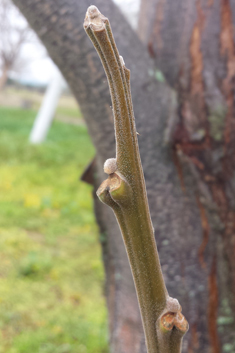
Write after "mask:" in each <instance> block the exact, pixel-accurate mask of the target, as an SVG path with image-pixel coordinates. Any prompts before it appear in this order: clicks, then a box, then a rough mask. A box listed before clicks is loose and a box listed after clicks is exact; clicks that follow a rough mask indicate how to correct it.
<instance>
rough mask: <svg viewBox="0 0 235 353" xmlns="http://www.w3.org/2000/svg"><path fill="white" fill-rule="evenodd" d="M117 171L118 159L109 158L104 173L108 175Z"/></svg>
mask: <svg viewBox="0 0 235 353" xmlns="http://www.w3.org/2000/svg"><path fill="white" fill-rule="evenodd" d="M116 170H117V160H116V158H109V159H107V160H106V161H105V163H104V172H105V173H106V174H113V173H115V172H116Z"/></svg>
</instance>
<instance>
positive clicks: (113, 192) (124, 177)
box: [84, 6, 175, 353]
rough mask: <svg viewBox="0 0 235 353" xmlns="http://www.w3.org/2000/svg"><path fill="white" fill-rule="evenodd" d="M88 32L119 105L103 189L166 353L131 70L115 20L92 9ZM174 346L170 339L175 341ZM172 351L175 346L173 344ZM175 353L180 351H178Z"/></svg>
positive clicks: (152, 331)
mask: <svg viewBox="0 0 235 353" xmlns="http://www.w3.org/2000/svg"><path fill="white" fill-rule="evenodd" d="M84 28H85V30H86V32H87V34H88V36H89V37H90V39H91V41H92V43H93V44H94V46H95V48H96V50H97V52H98V54H99V56H100V59H101V61H102V64H103V66H104V69H105V72H106V75H107V78H108V82H109V88H110V94H111V98H112V104H113V112H114V122H115V134H116V160H115V159H110V160H108V161H106V163H105V171H106V172H107V173H108V174H110V175H109V177H108V179H107V180H106V181H104V182H103V183H102V184H101V186H100V188H99V189H98V191H97V195H98V196H99V198H100V200H101V201H102V202H104V203H106V204H107V205H109V206H110V207H111V208H112V209H113V211H114V213H115V215H116V218H117V221H118V223H119V226H120V229H121V232H122V236H123V240H124V243H125V246H126V250H127V254H128V258H129V262H130V266H131V270H132V274H133V278H134V282H135V287H136V291H137V296H138V302H139V306H140V311H141V316H142V321H143V326H144V331H145V337H146V344H147V349H148V353H163V352H164V353H171V351H170V350H169V349H168V351H166V350H164V351H163V350H162V347H161V341H162V340H161V339H160V338H161V337H160V336H159V334H160V335H161V330H159V327H158V324H157V322H159V320H158V319H160V317H161V315H162V314H163V313H164V312H165V311H166V308H167V298H168V294H167V290H166V286H165V282H164V279H163V275H162V271H161V266H160V261H159V256H158V252H157V247H156V243H155V238H154V230H153V226H152V221H151V218H150V212H149V206H148V200H147V193H146V187H145V181H144V175H143V170H142V164H141V160H140V154H139V147H138V140H137V134H136V127H135V119H134V113H133V106H132V99H131V90H130V71H129V70H128V69H127V68H126V67H125V65H124V61H123V59H122V57H120V56H119V53H118V50H117V47H116V44H115V41H114V38H113V35H112V30H111V27H110V24H109V21H108V19H107V18H106V17H104V16H103V15H102V14H101V13H100V12H99V10H98V9H97V8H96V7H95V6H90V7H89V8H88V10H87V14H86V18H85V21H84ZM169 342H170V341H169ZM168 347H170V345H168ZM174 353H175V352H174Z"/></svg>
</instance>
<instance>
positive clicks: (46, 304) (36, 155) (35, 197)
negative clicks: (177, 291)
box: [0, 107, 108, 353]
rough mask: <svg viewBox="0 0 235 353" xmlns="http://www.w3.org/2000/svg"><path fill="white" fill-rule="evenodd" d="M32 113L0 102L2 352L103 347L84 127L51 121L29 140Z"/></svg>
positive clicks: (89, 152)
mask: <svg viewBox="0 0 235 353" xmlns="http://www.w3.org/2000/svg"><path fill="white" fill-rule="evenodd" d="M34 117H35V112H33V111H21V110H19V109H12V108H3V107H1V108H0V353H37V352H38V353H105V352H107V351H108V348H107V313H106V309H105V300H104V297H103V280H104V273H103V267H102V263H101V252H100V246H99V244H98V240H97V239H98V230H97V227H96V225H95V221H94V216H93V212H92V196H91V188H90V187H89V186H88V185H86V184H84V183H82V182H80V181H79V175H80V174H81V173H82V171H83V169H84V167H85V165H86V164H87V163H88V162H89V161H90V160H91V159H92V157H93V155H94V149H93V147H92V145H91V142H90V139H89V137H88V134H87V130H86V128H85V127H84V126H71V125H66V124H63V123H60V122H54V123H53V126H52V128H51V130H50V132H49V135H48V137H47V140H46V142H45V143H44V144H42V145H40V146H32V145H30V144H29V143H28V136H29V132H30V129H31V127H32V123H33V119H34Z"/></svg>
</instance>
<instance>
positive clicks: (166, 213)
mask: <svg viewBox="0 0 235 353" xmlns="http://www.w3.org/2000/svg"><path fill="white" fill-rule="evenodd" d="M182 1H183V0H182ZM14 2H15V4H16V5H18V6H19V8H20V9H21V11H22V12H23V14H24V15H25V16H26V18H27V19H28V21H29V23H30V25H31V26H32V27H33V29H34V30H35V31H36V32H37V34H38V35H39V37H40V38H41V40H42V42H43V43H44V44H45V46H46V48H47V50H48V52H49V54H50V56H51V58H52V59H53V60H54V62H55V63H56V64H57V65H58V67H59V68H60V70H61V71H62V73H63V75H64V77H65V78H66V80H67V82H68V83H69V85H70V87H71V89H72V91H73V93H74V95H75V97H76V98H77V100H78V102H79V105H80V107H81V110H82V113H83V115H84V118H85V120H86V123H87V126H88V130H89V133H90V134H91V137H92V140H93V143H94V145H95V147H96V150H97V156H96V160H95V161H94V162H93V163H92V165H91V166H90V168H89V172H90V178H89V173H88V172H87V173H86V175H85V177H84V178H85V179H90V180H91V181H92V182H93V183H94V184H95V187H97V186H98V185H99V184H100V182H101V181H102V180H104V178H105V177H104V173H103V163H104V161H105V160H106V159H107V158H110V157H114V156H115V146H114V131H113V118H112V110H111V108H110V102H111V101H110V97H109V92H108V86H107V82H106V79H105V78H104V77H105V76H104V72H103V68H102V67H101V64H100V62H99V59H98V56H97V54H96V53H95V51H94V49H93V47H92V45H91V43H90V42H89V39H88V38H87V36H86V34H85V32H84V30H83V27H82V24H83V19H84V16H85V12H86V9H87V7H88V6H89V5H90V2H89V1H85V0H83V1H81V0H80V1H75V0H66V1H65V0H56V1H54V0H40V1H38V0H14ZM93 4H94V5H96V6H97V7H98V8H99V9H100V11H101V12H102V13H103V14H104V15H105V16H107V17H109V19H110V22H111V25H112V28H113V32H114V36H115V39H116V42H117V46H118V48H119V51H120V54H121V55H123V57H124V60H125V63H126V66H127V67H128V68H130V70H131V77H132V79H131V86H132V94H133V103H134V110H135V117H136V126H137V131H138V132H139V133H140V136H139V144H140V153H141V159H142V163H143V168H144V173H145V178H146V186H147V192H148V198H149V204H150V210H151V215H152V219H153V225H154V228H155V235H156V240H157V245H158V249H159V252H160V259H161V264H162V267H163V272H164V277H165V280H166V285H167V288H168V291H169V294H170V295H171V296H173V297H176V298H178V299H179V301H180V303H181V305H182V307H183V312H184V314H185V316H186V318H187V320H188V321H189V324H190V331H189V333H188V334H187V335H186V337H185V339H184V346H183V352H188V353H189V352H208V353H215V352H216V353H217V352H220V351H222V350H220V345H222V344H223V345H224V344H227V347H229V346H228V344H232V342H231V341H232V339H231V332H232V324H231V323H228V322H229V320H231V319H230V317H231V316H232V314H231V313H229V312H228V311H229V309H230V301H229V293H230V294H231V293H232V292H231V288H229V284H228V283H227V278H228V272H229V267H228V263H229V262H228V261H227V259H226V257H225V256H224V254H225V253H224V252H223V249H224V247H223V241H222V240H221V238H220V237H219V232H221V231H220V230H219V226H220V220H219V218H218V212H217V208H218V207H217V206H216V202H215V201H214V200H213V198H212V197H211V196H210V195H211V194H210V192H209V191H208V188H206V186H207V185H206V184H205V183H203V182H201V179H200V174H199V172H198V171H197V169H196V167H194V163H192V161H191V159H190V156H188V155H187V154H184V153H183V152H182V153H181V150H180V151H178V150H177V149H176V146H177V144H176V143H171V141H173V142H174V141H176V137H177V134H176V133H175V131H178V130H179V129H178V130H177V129H176V128H177V126H178V120H179V119H177V114H176V103H175V101H176V98H177V96H176V95H175V93H174V91H173V90H171V89H170V88H169V87H168V86H167V85H166V84H165V83H162V82H159V76H158V75H155V74H154V73H155V72H154V70H155V69H154V65H153V61H152V60H151V59H150V58H149V57H148V54H147V51H146V50H144V47H143V45H142V44H141V42H140V41H139V40H138V38H137V35H136V34H135V33H134V32H133V31H132V30H131V28H130V26H129V25H128V24H127V22H126V21H125V19H124V17H123V16H122V15H121V13H120V12H119V10H118V9H117V8H116V7H115V5H114V4H113V3H112V2H111V1H108V0H94V1H93ZM175 16H178V12H175ZM170 33H171V32H170ZM130 44H131V45H130ZM169 72H170V68H169ZM169 82H170V81H169ZM177 92H178V91H177ZM172 146H173V147H174V148H172ZM180 146H181V144H180ZM179 155H180V156H181V155H184V156H185V158H186V157H187V163H182V161H181V158H180V156H179ZM195 180H196V181H197V182H195ZM202 191H204V194H205V195H204V196H203V197H202V196H201V195H202V194H201V193H202ZM222 195H223V194H221V197H222ZM208 200H209V201H208ZM222 200H223V199H222V198H221V202H222ZM98 202H99V201H98V200H97V199H96V198H95V209H96V215H97V220H98V223H99V226H100V230H101V238H100V239H101V243H102V248H103V258H104V264H105V271H106V295H107V304H108V309H109V328H110V342H111V348H112V352H114V353H143V352H145V345H144V337H143V331H142V326H141V322H140V314H139V309H138V304H137V299H136V294H135V289H134V285H133V280H132V277H131V272H130V268H129V264H128V260H127V256H126V252H125V249H124V245H123V242H122V239H121V235H120V231H119V229H118V225H117V222H116V220H115V218H114V216H113V214H112V212H111V210H109V209H108V208H107V207H106V206H105V205H102V204H101V203H98ZM208 205H209V207H210V217H211V218H213V222H214V223H213V225H215V226H214V228H215V229H214V228H213V227H212V228H210V229H211V230H210V229H209V226H208V224H209V222H210V220H209V215H207V213H208V212H207V210H206V206H208ZM230 223H231V222H230ZM211 224H212V223H211ZM203 266H204V267H203ZM218 285H219V286H222V285H223V288H219V287H218ZM221 293H223V294H222V296H221ZM219 294H220V297H218V295H219ZM218 314H219V315H220V316H221V317H222V318H223V319H224V318H225V319H226V320H227V321H226V320H225V321H226V326H225V325H224V326H221V327H222V328H224V331H223V332H222V329H221V332H222V334H221V336H220V337H219V333H218V332H217V326H216V319H217V316H218ZM212 337H213V341H212ZM215 344H216V345H217V348H215ZM230 348H231V347H230ZM216 349H217V350H216ZM232 350H233V348H231V352H232Z"/></svg>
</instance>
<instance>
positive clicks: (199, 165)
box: [139, 0, 235, 353]
mask: <svg viewBox="0 0 235 353" xmlns="http://www.w3.org/2000/svg"><path fill="white" fill-rule="evenodd" d="M141 12H142V13H143V14H144V16H141V17H140V21H139V36H140V38H141V39H142V41H143V42H144V43H145V45H146V46H147V48H148V51H149V54H150V55H151V56H152V57H153V58H154V61H155V67H156V68H157V69H158V70H159V69H160V70H162V72H163V74H164V75H165V78H166V80H167V82H168V83H169V84H170V85H171V86H172V87H173V88H174V89H175V90H176V94H177V101H178V122H177V124H176V126H175V128H174V132H173V139H172V144H173V148H174V149H175V153H176V155H177V156H178V158H177V159H178V164H179V167H180V168H181V165H182V163H185V162H186V163H188V164H189V165H190V166H191V168H192V172H193V173H194V174H195V176H196V182H197V185H198V188H199V193H198V196H197V199H198V201H197V202H198V207H199V210H200V215H201V222H202V227H203V241H202V244H201V247H200V249H199V252H198V255H199V260H200V263H201V268H202V271H203V272H204V273H205V276H208V290H209V293H208V294H209V301H208V310H207V316H208V335H209V342H210V345H211V350H212V352H213V353H217V352H222V351H224V350H226V347H230V349H231V351H234V349H235V348H234V347H235V343H234V341H235V340H234V339H233V338H232V337H233V332H234V321H235V320H234V312H235V258H234V244H235V213H234V210H235V208H234V206H235V204H234V199H235V178H234V171H235V158H234V156H235V119H234V112H235V110H234V108H235V106H234V103H235V101H234V80H235V42H234V22H235V3H234V1H230V0H193V1H192V0H187V1H185V0H178V1H174V2H172V1H170V0H147V1H142V4H141ZM176 13H177V16H176ZM146 18H148V20H149V21H146ZM183 179H184V175H183V174H182V180H183ZM212 243H213V247H214V248H213V247H212ZM226 318H227V319H226ZM226 320H227V321H226ZM225 322H227V324H225ZM226 344H227V346H226ZM227 349H229V348H227ZM194 350H195V351H197V350H196V349H195V348H194Z"/></svg>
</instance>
